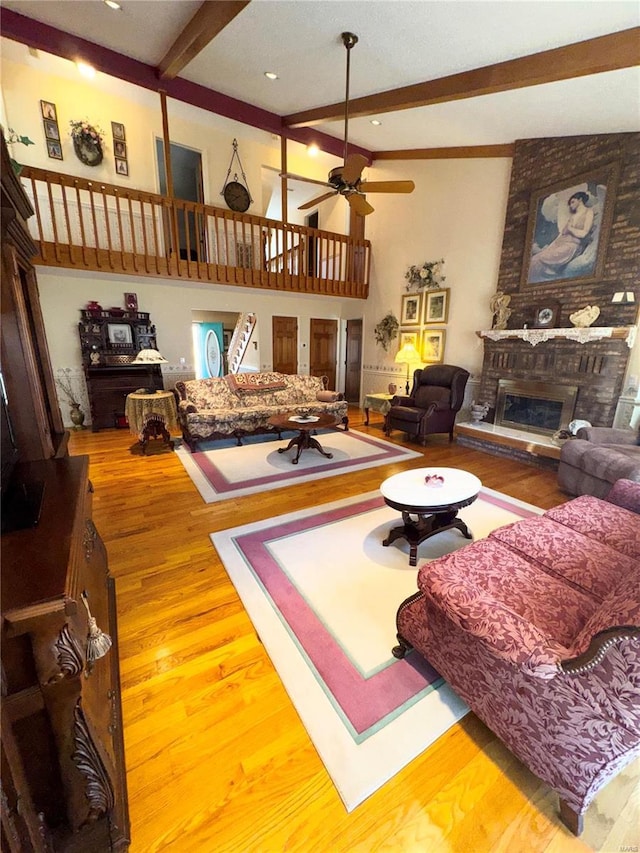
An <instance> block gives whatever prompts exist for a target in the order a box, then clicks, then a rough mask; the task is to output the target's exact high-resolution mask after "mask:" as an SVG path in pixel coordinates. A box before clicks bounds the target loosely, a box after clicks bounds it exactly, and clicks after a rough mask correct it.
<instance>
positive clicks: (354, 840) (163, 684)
mask: <svg viewBox="0 0 640 853" xmlns="http://www.w3.org/2000/svg"><path fill="white" fill-rule="evenodd" d="M350 418H351V423H352V425H353V426H354V427H357V428H358V429H360V430H361V431H363V432H369V433H371V434H373V435H376V436H379V437H380V436H382V430H381V420H380V417H379V416H378V415H376V414H372V421H373V422H372V424H371V426H369V427H365V426H363V425H362V418H361V413H360V411H359V410H358V409H352V410H351V412H350ZM393 439H394V440H396V441H400V439H402V435H401V434H400V433H397V432H394V434H393ZM136 444H137V442H136V440H135V439H134V437H133V436H131V435H130V434H129V433H128V432H127V431H126V430H105V431H102V432H99V433H91V432H90V431H88V430H85V431H80V432H74V433H72V436H71V440H70V452H71V454H72V455H78V454H89V456H90V460H91V464H90V475H91V480H92V482H93V484H94V488H95V492H94V519H95V523H96V526H97V528H98V530H99V531H100V533H101V535H102V538H103V539H104V541H105V544H106V547H107V551H108V555H109V563H110V569H111V572H112V574H113V576H114V577H115V578H116V591H117V601H118V617H119V634H120V655H121V660H120V668H121V674H122V699H123V712H124V724H125V725H124V735H125V747H126V756H127V780H128V788H129V804H130V814H131V834H132V846H131V851H132V853H150V852H151V851H179V853H195V852H196V851H197V853H280V852H281V851H292V852H293V853H298V851H299V853H328V852H329V851H331V853H343V851H344V853H346V851H349V853H356V852H357V853H372V851H387V853H391V852H392V851H401V853H418V851H419V852H420V853H440V851H453V853H484V851H496V853H498V852H500V853H502V851H504V853H507V851H508V853H518V852H519V851H522V853H524V851H527V853H542V851H546V853H558V852H559V851H563V853H564V851H586V850H598V851H616V853H619V851H623V850H629V851H631V850H638V849H639V848H640V828H639V827H640V821H639V820H638V813H639V799H640V783H639V781H638V780H639V777H640V763H639V762H635V764H634V765H631V766H630V767H629V768H627V769H626V770H624V771H623V772H622V773H621V774H620V775H619V776H618V777H617V778H616V779H614V780H613V781H612V782H611V783H610V784H609V785H608V786H607V788H605V789H604V790H603V791H601V792H600V795H599V796H598V797H597V799H596V801H595V802H594V803H593V804H592V806H591V807H590V809H589V811H588V812H587V816H586V820H585V825H586V828H585V832H584V834H583V835H582V836H581V838H580V839H576V838H574V837H573V836H572V835H571V834H570V833H569V832H568V830H566V829H565V828H564V826H563V825H562V824H561V823H560V821H559V819H558V817H557V814H556V809H557V798H556V796H555V795H554V794H553V793H552V792H551V791H550V789H549V788H547V787H546V786H545V785H543V784H542V783H541V782H539V781H538V780H537V779H536V778H535V777H534V776H533V775H532V774H531V773H530V772H529V771H528V770H527V769H526V768H525V767H524V766H523V765H522V764H520V763H519V762H518V761H517V760H516V759H515V758H514V757H513V756H512V755H511V753H510V752H509V751H508V750H507V749H506V748H505V747H504V746H502V744H501V743H500V742H499V741H498V740H497V739H496V738H495V737H494V735H493V734H492V733H491V732H490V731H489V730H488V729H487V728H486V727H485V726H484V725H483V724H482V723H481V722H480V721H479V720H478V719H477V718H476V717H475V716H473V715H472V714H469V715H467V716H466V717H465V718H464V719H463V720H462V721H461V722H460V723H459V724H457V725H455V726H454V727H453V728H452V729H450V730H449V731H448V732H447V733H446V734H445V735H444V736H443V737H442V738H440V739H439V740H438V741H436V743H434V744H433V745H432V746H431V747H430V748H429V749H428V750H426V751H425V752H424V753H423V754H422V755H420V756H419V757H418V758H416V759H415V760H414V761H412V762H411V763H410V764H409V765H408V766H407V767H405V768H404V769H403V770H402V771H401V772H400V773H399V774H398V775H397V776H396V777H395V778H393V779H392V780H391V781H389V782H388V783H387V784H386V785H384V786H383V787H382V788H381V789H380V790H378V791H377V792H376V793H375V794H373V795H372V796H371V797H370V798H369V799H368V800H367V801H366V802H365V803H363V804H362V805H361V806H360V807H359V808H357V809H356V810H355V811H354V812H352V813H351V814H347V813H346V812H345V809H344V806H343V805H342V802H341V800H340V798H339V796H338V794H337V792H336V790H335V788H334V787H333V784H332V782H331V780H330V778H329V776H328V775H327V773H326V771H325V769H324V766H323V764H322V762H321V760H320V758H319V757H318V755H317V753H316V751H315V749H314V747H313V745H312V743H311V741H310V740H309V737H308V735H307V733H306V730H305V729H304V727H303V726H302V724H301V722H300V720H299V718H298V716H297V714H296V712H295V710H294V709H293V706H292V704H291V702H290V700H289V698H288V696H287V694H286V692H285V690H284V688H283V687H282V684H281V683H280V680H279V678H278V676H277V675H276V673H275V670H274V668H273V666H272V665H271V662H270V660H269V658H268V657H267V655H266V653H265V651H264V649H263V647H262V645H261V644H260V641H259V640H258V638H257V636H256V634H255V632H254V630H253V627H252V624H251V622H250V620H249V618H248V616H247V615H246V613H245V611H244V608H243V606H242V604H241V603H240V600H239V598H238V596H237V594H236V592H235V589H234V587H233V585H232V584H231V582H230V580H229V579H228V577H227V575H226V573H225V571H224V568H223V567H222V564H221V563H220V560H219V559H218V555H217V553H216V551H215V549H214V548H213V546H212V545H211V541H210V539H209V534H210V533H213V532H215V531H217V530H223V529H225V528H227V527H232V526H235V525H238V524H244V523H247V522H250V521H255V520H258V519H262V518H268V517H270V516H273V515H277V514H279V513H283V512H288V511H292V510H294V509H296V508H303V507H309V506H315V505H317V504H321V503H326V502H328V501H331V500H334V499H336V497H347V496H350V495H357V494H360V493H362V492H366V491H369V490H372V489H376V488H378V486H379V485H380V482H381V481H382V480H383V479H384V478H385V477H388V476H389V475H391V474H393V473H396V472H397V471H401V470H405V469H407V468H411V467H420V466H422V465H425V464H433V465H445V466H446V465H455V466H458V467H462V468H465V469H467V470H469V471H472V472H473V473H474V474H476V475H477V476H478V477H480V479H481V480H482V482H483V483H484V484H485V485H487V486H489V487H490V488H493V489H498V490H500V491H503V492H506V493H507V494H509V495H512V496H514V497H516V498H520V499H522V500H525V501H529V502H531V503H534V504H537V505H538V506H541V507H543V508H549V507H551V506H554V505H556V504H558V503H561V502H562V501H563V500H565V499H566V497H565V496H564V495H563V494H562V493H561V492H560V491H559V490H558V488H557V486H556V476H555V473H553V472H550V471H542V470H539V469H537V468H534V467H530V466H527V465H523V464H520V463H518V462H513V461H510V460H508V459H498V458H496V457H493V456H489V455H487V454H484V453H481V452H479V451H476V450H471V449H469V448H464V447H460V446H456V445H455V444H453V445H451V446H450V445H449V444H448V443H447V438H446V436H436V437H434V438H433V439H432V440H431V441H430V442H429V444H428V446H427V447H426V448H424V457H423V458H420V459H412V460H409V461H408V462H403V463H399V464H395V465H388V466H386V467H380V468H373V469H369V470H365V471H357V472H353V473H348V474H344V475H340V476H337V477H331V478H327V479H324V480H319V481H317V482H312V483H304V484H301V485H298V486H293V487H289V488H286V489H281V490H275V491H271V492H265V493H264V494H261V495H254V496H248V497H243V498H238V499H231V500H228V501H223V502H219V503H214V504H210V505H205V504H204V503H203V501H202V499H201V498H200V495H199V494H198V492H197V491H196V489H195V487H194V486H193V485H192V483H191V480H190V479H189V477H188V476H187V474H186V472H185V471H184V469H183V467H182V465H181V464H180V462H179V461H178V459H177V458H176V456H175V454H174V453H171V452H169V451H168V450H166V449H164V448H161V447H160V446H159V445H160V442H158V443H157V445H158V446H155V443H152V444H153V445H154V446H153V447H152V448H151V450H150V452H149V455H148V456H146V457H145V456H142V455H140V453H139V451H138V450H137V447H136ZM412 446H415V447H417V446H416V445H412ZM417 449H420V448H417Z"/></svg>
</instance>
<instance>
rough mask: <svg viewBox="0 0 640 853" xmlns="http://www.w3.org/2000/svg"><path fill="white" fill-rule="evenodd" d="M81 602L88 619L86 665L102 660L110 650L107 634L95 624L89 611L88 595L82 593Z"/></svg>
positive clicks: (109, 639) (109, 638) (109, 640)
mask: <svg viewBox="0 0 640 853" xmlns="http://www.w3.org/2000/svg"><path fill="white" fill-rule="evenodd" d="M80 598H81V599H82V601H83V602H84V606H85V607H86V608H87V615H88V617H89V633H88V635H87V663H93V662H94V661H97V660H98V659H99V658H102V657H104V656H105V655H106V653H107V652H108V651H109V649H110V648H111V637H110V636H109V635H108V634H105V633H104V631H102V630H101V629H100V628H98V625H97V623H96V620H95V619H94V618H93V616H92V615H91V611H90V610H89V602H88V595H87V593H86V592H83V593H82V595H81V596H80Z"/></svg>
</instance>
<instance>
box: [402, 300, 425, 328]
mask: <svg viewBox="0 0 640 853" xmlns="http://www.w3.org/2000/svg"><path fill="white" fill-rule="evenodd" d="M421 309H422V294H421V293H404V294H403V295H402V308H401V311H400V324H401V325H402V326H419V325H420V311H421Z"/></svg>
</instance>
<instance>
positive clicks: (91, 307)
mask: <svg viewBox="0 0 640 853" xmlns="http://www.w3.org/2000/svg"><path fill="white" fill-rule="evenodd" d="M85 311H88V312H89V314H91V315H93V316H94V317H99V316H100V314H102V305H100V303H99V302H96V301H95V300H91V302H87V307H86V308H85Z"/></svg>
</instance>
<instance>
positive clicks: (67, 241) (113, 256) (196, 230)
mask: <svg viewBox="0 0 640 853" xmlns="http://www.w3.org/2000/svg"><path fill="white" fill-rule="evenodd" d="M20 180H21V182H22V184H23V186H24V188H25V191H26V193H27V195H28V196H29V198H30V200H31V203H32V205H33V208H34V210H35V216H32V217H31V219H30V220H29V229H30V232H31V236H32V237H33V239H34V242H35V243H36V245H37V247H38V250H39V254H38V256H36V257H35V258H34V263H36V264H41V265H43V266H54V267H66V268H70V269H86V270H95V271H100V272H106V273H118V274H123V273H124V274H130V275H146V276H160V277H163V278H175V279H179V280H185V281H199V282H211V283H216V284H218V283H219V284H231V285H236V286H237V285H240V286H243V287H256V288H262V289H266V290H288V291H294V292H298V293H311V294H316V295H326V296H348V297H353V298H356V299H366V298H367V295H368V292H369V265H370V244H369V241H368V240H355V239H353V238H351V237H345V236H344V235H341V234H333V233H331V232H328V231H319V230H317V229H314V228H305V227H304V226H301V225H287V224H284V223H282V222H278V221H277V220H275V219H264V218H263V217H261V216H254V215H252V214H246V213H243V214H239V213H233V212H232V211H230V210H224V209H222V208H218V207H213V206H211V205H206V204H197V203H195V202H188V201H182V200H180V199H171V198H168V197H166V196H162V195H157V194H155V193H148V192H144V191H141V190H130V189H128V188H126V187H120V186H115V185H113V184H103V183H100V182H94V181H88V180H86V179H84V178H76V177H73V176H72V175H63V174H60V173H58V172H50V171H48V170H45V169H37V168H34V167H32V166H25V167H24V168H23V170H22V172H21V174H20Z"/></svg>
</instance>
